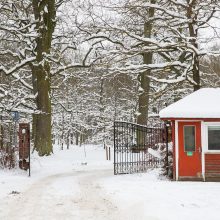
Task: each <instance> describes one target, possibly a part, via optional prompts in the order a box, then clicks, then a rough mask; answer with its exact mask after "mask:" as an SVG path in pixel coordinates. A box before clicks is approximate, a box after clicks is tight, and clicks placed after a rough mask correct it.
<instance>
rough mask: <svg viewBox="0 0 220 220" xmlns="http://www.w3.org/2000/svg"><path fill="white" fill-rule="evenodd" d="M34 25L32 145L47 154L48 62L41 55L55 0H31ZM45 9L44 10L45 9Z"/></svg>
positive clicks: (52, 23)
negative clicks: (34, 111)
mask: <svg viewBox="0 0 220 220" xmlns="http://www.w3.org/2000/svg"><path fill="white" fill-rule="evenodd" d="M32 4H33V10H34V16H35V20H36V21H37V24H36V29H37V32H38V34H39V36H38V37H37V40H36V50H35V52H36V56H37V63H36V64H34V65H33V66H32V75H33V87H34V92H35V93H37V98H36V105H37V109H38V110H39V111H41V114H37V115H34V117H33V128H34V134H33V137H34V147H35V149H36V150H37V151H38V154H39V155H40V156H43V155H50V154H51V153H52V151H53V149H52V137H51V100H50V92H51V89H50V86H51V81H50V78H51V76H50V63H49V62H47V61H46V60H45V59H44V56H45V54H50V50H51V42H52V36H53V32H54V28H55V18H56V8H55V0H41V1H39V0H33V1H32ZM45 9H46V10H45Z"/></svg>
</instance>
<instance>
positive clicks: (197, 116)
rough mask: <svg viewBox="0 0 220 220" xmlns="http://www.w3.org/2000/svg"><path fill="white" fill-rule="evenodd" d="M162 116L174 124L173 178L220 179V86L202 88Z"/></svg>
mask: <svg viewBox="0 0 220 220" xmlns="http://www.w3.org/2000/svg"><path fill="white" fill-rule="evenodd" d="M160 118H161V119H162V120H165V121H170V122H171V125H172V142H173V173H174V179H175V180H192V181H220V89H214V88H204V89H200V90H198V91H196V92H194V93H192V94H190V95H188V96H186V97H185V98H183V99H181V100H179V101H177V102H176V103H174V104H171V105H170V106H168V107H166V108H164V109H163V110H161V111H160Z"/></svg>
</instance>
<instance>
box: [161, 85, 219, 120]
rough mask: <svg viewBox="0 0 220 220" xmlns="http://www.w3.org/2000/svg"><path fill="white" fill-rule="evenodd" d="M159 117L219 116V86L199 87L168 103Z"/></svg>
mask: <svg viewBox="0 0 220 220" xmlns="http://www.w3.org/2000/svg"><path fill="white" fill-rule="evenodd" d="M159 115H160V118H220V88H219V89H214V88H204V89H200V90H198V91H196V92H194V93H192V94H190V95H188V96H186V97H184V98H183V99H181V100H179V101H177V102H175V103H173V104H171V105H169V106H168V107H166V108H164V109H163V110H161V111H160V113H159Z"/></svg>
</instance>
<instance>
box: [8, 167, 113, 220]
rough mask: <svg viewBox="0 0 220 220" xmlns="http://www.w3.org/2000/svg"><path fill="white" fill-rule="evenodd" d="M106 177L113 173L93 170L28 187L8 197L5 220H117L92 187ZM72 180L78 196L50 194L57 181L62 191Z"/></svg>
mask: <svg viewBox="0 0 220 220" xmlns="http://www.w3.org/2000/svg"><path fill="white" fill-rule="evenodd" d="M109 175H112V171H109V170H108V171H107V170H104V171H103V170H101V171H100V170H96V171H82V172H80V171H78V172H74V171H73V172H71V173H64V174H57V175H53V176H48V177H46V178H44V179H41V180H39V181H37V182H36V183H34V184H33V185H31V186H30V188H29V189H27V190H26V191H25V192H23V193H21V194H19V195H17V196H15V197H10V198H9V201H7V202H8V205H7V206H8V207H9V208H10V210H9V212H8V216H7V217H6V219H4V220H29V219H30V220H45V219H47V220H61V219H62V220H72V219H74V220H75V219H76V220H84V219H85V220H89V219H94V220H101V219H106V220H107V219H109V220H112V219H117V218H115V217H111V216H112V215H113V213H114V210H116V207H115V206H114V205H113V204H112V203H111V202H110V201H109V200H108V199H107V198H106V195H104V194H103V192H101V187H100V186H99V185H98V184H97V183H95V181H96V180H98V179H99V178H102V177H105V176H109ZM71 178H73V180H74V184H75V183H77V182H76V181H78V184H79V185H80V192H79V193H74V194H69V195H59V194H57V193H54V194H53V193H52V191H50V187H51V186H52V185H53V184H54V183H55V182H56V181H59V180H62V183H63V186H61V187H65V181H70V179H71ZM65 179H66V180H65Z"/></svg>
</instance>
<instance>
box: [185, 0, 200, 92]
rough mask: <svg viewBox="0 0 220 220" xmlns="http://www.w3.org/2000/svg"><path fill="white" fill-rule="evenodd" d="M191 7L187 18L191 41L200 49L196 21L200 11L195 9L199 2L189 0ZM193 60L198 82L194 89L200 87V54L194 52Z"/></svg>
mask: <svg viewBox="0 0 220 220" xmlns="http://www.w3.org/2000/svg"><path fill="white" fill-rule="evenodd" d="M188 3H189V7H188V10H187V18H188V20H189V36H190V38H191V43H192V45H193V46H194V47H195V48H196V49H198V43H197V38H198V30H197V28H196V26H197V25H196V22H197V14H196V13H198V12H195V10H193V9H194V8H195V6H196V5H197V4H198V3H197V1H196V0H192V1H189V0H188ZM192 56H193V57H192V60H193V67H192V72H193V81H194V82H195V83H196V84H193V88H194V91H196V90H199V89H200V70H199V67H200V65H199V55H198V54H197V53H196V52H194V53H193V54H192Z"/></svg>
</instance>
